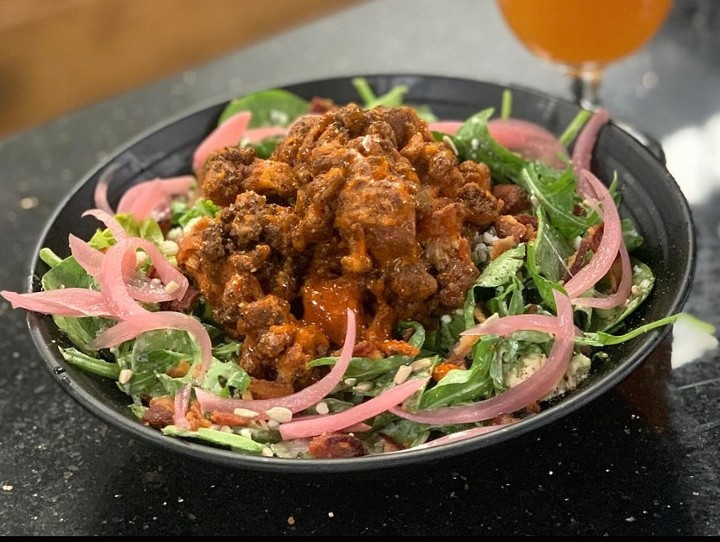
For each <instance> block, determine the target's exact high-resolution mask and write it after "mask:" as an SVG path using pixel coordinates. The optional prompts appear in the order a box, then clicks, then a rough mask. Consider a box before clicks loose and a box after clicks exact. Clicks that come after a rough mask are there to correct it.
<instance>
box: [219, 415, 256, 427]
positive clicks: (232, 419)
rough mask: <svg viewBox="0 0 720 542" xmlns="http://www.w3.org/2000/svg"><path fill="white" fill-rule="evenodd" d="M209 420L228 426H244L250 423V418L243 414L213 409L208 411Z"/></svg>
mask: <svg viewBox="0 0 720 542" xmlns="http://www.w3.org/2000/svg"><path fill="white" fill-rule="evenodd" d="M210 421H211V422H212V423H214V424H216V425H227V426H229V427H235V426H238V425H241V426H243V427H246V426H248V425H250V422H251V421H252V419H251V418H246V417H245V416H238V415H237V414H233V413H232V412H217V411H213V412H211V413H210Z"/></svg>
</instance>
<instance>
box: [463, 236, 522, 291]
mask: <svg viewBox="0 0 720 542" xmlns="http://www.w3.org/2000/svg"><path fill="white" fill-rule="evenodd" d="M524 264H525V243H521V244H519V245H517V246H516V247H513V248H511V249H510V250H506V251H505V252H503V253H502V254H501V255H500V256H498V257H497V258H495V259H494V260H492V261H491V262H490V263H489V264H488V265H487V267H486V268H485V269H483V271H482V273H480V276H479V277H478V278H477V280H476V281H475V284H473V286H481V287H483V288H493V287H496V286H502V285H504V284H507V283H508V282H510V281H511V280H512V278H513V277H514V276H515V274H516V273H517V272H518V271H519V270H520V269H521V268H522V266H523V265H524Z"/></svg>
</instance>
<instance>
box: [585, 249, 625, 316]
mask: <svg viewBox="0 0 720 542" xmlns="http://www.w3.org/2000/svg"><path fill="white" fill-rule="evenodd" d="M619 252H620V261H621V263H622V278H621V279H620V284H619V285H618V287H617V290H616V291H615V293H613V294H610V295H608V296H606V297H576V298H574V299H572V303H573V305H576V306H578V307H594V308H596V309H612V308H615V307H618V306H620V305H622V304H623V303H625V302H626V301H627V300H628V298H629V297H630V290H631V289H632V266H631V265H630V255H629V254H628V251H627V247H626V246H625V243H620V250H619Z"/></svg>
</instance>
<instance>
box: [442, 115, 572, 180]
mask: <svg viewBox="0 0 720 542" xmlns="http://www.w3.org/2000/svg"><path fill="white" fill-rule="evenodd" d="M463 124H464V122H463V121H457V120H441V121H436V122H431V123H428V128H429V129H430V130H432V131H435V132H442V133H444V134H448V135H455V134H456V133H457V131H458V129H459V128H460V127H461V126H462V125H463ZM487 127H488V132H489V133H490V136H491V137H492V138H493V139H494V140H495V141H497V142H498V143H499V144H500V145H502V146H503V147H506V148H507V149H510V150H511V151H514V152H517V153H518V154H519V155H520V156H522V157H523V158H525V159H526V160H538V161H540V162H543V163H546V164H548V165H549V166H552V167H555V168H558V169H565V167H567V164H566V163H565V161H563V160H562V159H561V158H560V157H562V156H567V154H568V151H567V148H566V147H565V146H564V145H563V144H562V143H561V142H560V140H559V139H558V138H557V137H556V136H555V134H553V133H552V132H550V131H549V130H547V129H546V128H544V127H542V126H540V125H539V124H536V123H534V122H530V121H527V120H522V119H514V118H507V119H491V120H489V121H488V123H487Z"/></svg>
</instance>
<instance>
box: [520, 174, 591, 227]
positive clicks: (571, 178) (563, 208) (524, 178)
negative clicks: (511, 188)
mask: <svg viewBox="0 0 720 542" xmlns="http://www.w3.org/2000/svg"><path fill="white" fill-rule="evenodd" d="M518 184H520V186H522V187H523V188H524V189H525V190H526V191H527V192H528V193H529V194H530V196H531V197H534V198H536V199H537V201H538V202H539V203H540V205H542V207H543V209H544V211H545V213H546V214H547V216H548V218H549V221H550V224H552V225H553V227H555V228H556V229H557V230H558V231H559V232H560V234H561V235H562V236H563V237H564V238H565V239H574V238H575V237H578V236H579V235H582V234H583V233H584V232H585V231H587V229H588V227H589V226H590V225H592V223H593V222H594V221H595V220H596V219H597V217H595V216H594V215H592V219H586V218H583V217H580V216H577V215H575V214H574V213H573V209H574V208H575V204H576V203H579V201H580V198H579V197H578V195H577V181H576V179H575V174H574V173H573V171H572V169H571V168H567V169H565V170H564V171H559V170H555V169H552V168H548V167H545V166H544V165H542V164H540V163H539V162H531V163H528V165H527V167H525V168H523V169H522V170H521V172H520V175H519V177H518Z"/></svg>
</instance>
